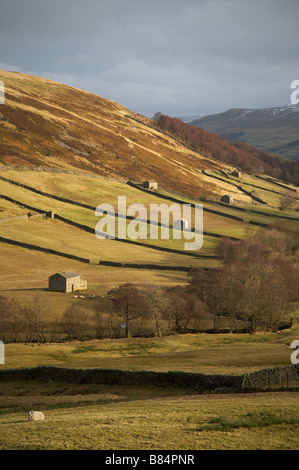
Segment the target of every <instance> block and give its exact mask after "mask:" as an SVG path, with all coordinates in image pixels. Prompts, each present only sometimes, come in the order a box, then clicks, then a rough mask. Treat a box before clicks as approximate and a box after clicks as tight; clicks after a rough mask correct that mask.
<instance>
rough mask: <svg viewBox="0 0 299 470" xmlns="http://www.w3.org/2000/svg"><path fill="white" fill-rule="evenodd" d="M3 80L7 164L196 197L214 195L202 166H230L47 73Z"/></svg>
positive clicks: (1, 158) (0, 112)
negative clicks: (154, 184) (155, 185)
mask: <svg viewBox="0 0 299 470" xmlns="http://www.w3.org/2000/svg"><path fill="white" fill-rule="evenodd" d="M0 80H2V81H3V82H4V85H5V104H4V105H1V106H0V163H2V164H3V165H13V166H43V167H52V168H59V169H65V170H74V169H75V170H80V171H84V172H86V173H97V174H100V175H103V176H107V177H112V178H116V179H119V180H128V179H130V180H132V181H142V180H145V179H154V180H157V181H158V182H159V185H160V187H165V188H167V189H170V190H174V191H178V192H181V193H186V194H190V195H193V196H205V195H213V194H215V190H214V189H213V186H211V185H210V184H209V182H206V181H205V179H204V178H203V177H202V173H201V170H202V169H214V170H215V169H219V168H221V167H225V165H223V164H222V163H218V162H217V161H214V160H213V159H210V158H208V159H207V158H205V157H203V156H202V155H201V154H199V153H197V152H194V151H192V150H190V149H188V148H187V147H186V146H184V145H182V144H180V143H178V142H177V141H176V140H175V139H173V138H171V137H170V136H167V135H164V134H163V133H161V132H159V131H157V130H155V129H153V128H152V127H150V126H151V124H154V123H153V121H151V120H149V119H146V118H144V117H143V116H138V115H136V114H134V113H133V112H131V111H129V110H128V109H126V108H125V107H123V106H121V105H120V104H117V103H115V102H112V101H110V100H107V99H104V98H102V97H100V96H97V95H94V94H92V93H89V92H86V91H82V90H79V89H75V88H72V87H69V86H66V85H62V84H60V83H56V82H53V81H50V80H47V79H44V78H40V77H35V76H30V75H24V74H20V73H15V72H4V71H2V72H0ZM139 118H140V119H142V120H143V123H141V122H138V119H139ZM136 119H137V120H136Z"/></svg>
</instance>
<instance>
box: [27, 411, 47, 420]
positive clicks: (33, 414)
mask: <svg viewBox="0 0 299 470" xmlns="http://www.w3.org/2000/svg"><path fill="white" fill-rule="evenodd" d="M42 419H45V415H44V413H42V412H41V411H33V410H29V411H28V421H40V420H42Z"/></svg>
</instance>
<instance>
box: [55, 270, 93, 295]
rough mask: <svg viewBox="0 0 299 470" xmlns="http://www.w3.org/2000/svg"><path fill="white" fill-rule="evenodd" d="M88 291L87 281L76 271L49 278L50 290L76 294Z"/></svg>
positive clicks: (57, 274) (60, 273)
mask: <svg viewBox="0 0 299 470" xmlns="http://www.w3.org/2000/svg"><path fill="white" fill-rule="evenodd" d="M85 289H87V281H84V280H83V279H81V277H80V274H78V273H76V272H74V271H66V272H58V273H56V274H53V275H52V276H50V277H49V290H53V291H58V292H66V293H68V292H76V291H80V290H85Z"/></svg>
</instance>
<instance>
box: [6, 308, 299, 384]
mask: <svg viewBox="0 0 299 470" xmlns="http://www.w3.org/2000/svg"><path fill="white" fill-rule="evenodd" d="M54 305H55V304H54ZM52 315H53V311H52ZM297 316H298V312H297ZM297 316H296V314H295V318H294V325H293V327H292V328H291V329H289V330H284V331H281V332H278V333H255V334H229V333H227V334H208V333H198V334H184V335H175V336H164V337H160V338H159V337H152V338H120V339H101V340H91V341H85V342H83V343H82V342H76V341H75V342H65V343H56V344H55V343H54V344H50V343H45V344H34V343H32V344H23V343H18V344H13V343H11V344H7V345H6V347H5V365H4V366H1V367H2V368H5V369H10V368H19V367H36V366H42V365H52V366H53V365H55V366H58V367H70V368H93V367H95V368H96V367H100V368H109V369H110V368H113V369H126V370H152V371H160V372H166V371H173V370H176V371H188V372H197V373H206V374H228V375H231V374H232V375H239V374H247V373H250V372H253V371H256V370H260V369H263V368H271V367H275V366H278V365H287V364H290V355H291V349H290V345H291V342H292V341H293V340H296V339H298V337H299V324H298V323H296V322H297Z"/></svg>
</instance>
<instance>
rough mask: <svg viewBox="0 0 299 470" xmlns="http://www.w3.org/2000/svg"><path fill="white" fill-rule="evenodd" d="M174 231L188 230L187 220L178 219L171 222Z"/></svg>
mask: <svg viewBox="0 0 299 470" xmlns="http://www.w3.org/2000/svg"><path fill="white" fill-rule="evenodd" d="M173 228H174V230H185V231H186V230H189V221H188V220H187V219H178V220H175V221H174V222H173Z"/></svg>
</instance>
